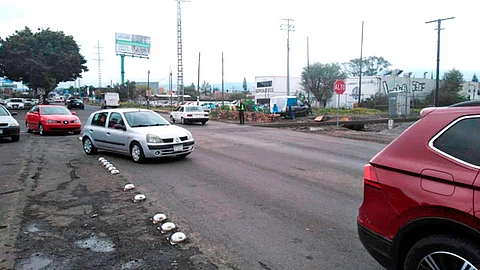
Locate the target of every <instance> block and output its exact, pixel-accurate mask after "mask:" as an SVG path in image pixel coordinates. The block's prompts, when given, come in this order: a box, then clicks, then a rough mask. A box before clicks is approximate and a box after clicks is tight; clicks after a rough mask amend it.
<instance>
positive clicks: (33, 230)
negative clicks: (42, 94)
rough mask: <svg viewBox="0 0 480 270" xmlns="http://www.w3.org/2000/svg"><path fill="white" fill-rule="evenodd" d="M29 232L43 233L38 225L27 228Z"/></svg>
mask: <svg viewBox="0 0 480 270" xmlns="http://www.w3.org/2000/svg"><path fill="white" fill-rule="evenodd" d="M27 231H28V232H31V233H33V232H41V231H42V230H41V229H40V228H38V227H37V224H35V223H33V224H30V225H29V226H28V227H27Z"/></svg>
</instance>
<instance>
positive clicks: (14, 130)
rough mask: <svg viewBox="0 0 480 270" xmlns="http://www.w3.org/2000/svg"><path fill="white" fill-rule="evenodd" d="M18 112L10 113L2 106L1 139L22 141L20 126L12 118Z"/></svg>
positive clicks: (0, 106)
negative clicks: (7, 138)
mask: <svg viewBox="0 0 480 270" xmlns="http://www.w3.org/2000/svg"><path fill="white" fill-rule="evenodd" d="M12 115H17V113H16V112H12V113H11V112H9V111H8V110H7V108H5V106H3V105H0V137H2V138H3V137H10V139H12V141H14V142H16V141H18V140H20V125H19V124H18V122H17V120H15V118H13V117H12Z"/></svg>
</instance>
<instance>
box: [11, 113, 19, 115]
mask: <svg viewBox="0 0 480 270" xmlns="http://www.w3.org/2000/svg"><path fill="white" fill-rule="evenodd" d="M10 114H11V115H18V113H17V112H11V113H10Z"/></svg>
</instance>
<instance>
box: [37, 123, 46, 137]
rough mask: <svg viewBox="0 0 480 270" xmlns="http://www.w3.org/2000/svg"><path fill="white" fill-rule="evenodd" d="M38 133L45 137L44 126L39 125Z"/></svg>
mask: <svg viewBox="0 0 480 270" xmlns="http://www.w3.org/2000/svg"><path fill="white" fill-rule="evenodd" d="M38 133H39V134H40V136H45V135H46V132H45V130H44V129H43V125H42V124H40V125H38Z"/></svg>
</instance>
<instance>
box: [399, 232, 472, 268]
mask: <svg viewBox="0 0 480 270" xmlns="http://www.w3.org/2000/svg"><path fill="white" fill-rule="evenodd" d="M404 269H405V270H423V269H432V270H436V269H480V246H478V245H475V244H473V243H472V242H470V241H467V240H465V239H461V238H455V237H450V236H445V235H433V236H429V237H426V238H424V239H422V240H420V241H418V242H417V243H415V244H414V245H413V246H412V248H411V249H410V250H409V252H408V254H407V257H406V259H405V264H404Z"/></svg>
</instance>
